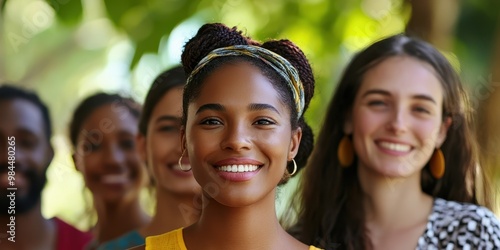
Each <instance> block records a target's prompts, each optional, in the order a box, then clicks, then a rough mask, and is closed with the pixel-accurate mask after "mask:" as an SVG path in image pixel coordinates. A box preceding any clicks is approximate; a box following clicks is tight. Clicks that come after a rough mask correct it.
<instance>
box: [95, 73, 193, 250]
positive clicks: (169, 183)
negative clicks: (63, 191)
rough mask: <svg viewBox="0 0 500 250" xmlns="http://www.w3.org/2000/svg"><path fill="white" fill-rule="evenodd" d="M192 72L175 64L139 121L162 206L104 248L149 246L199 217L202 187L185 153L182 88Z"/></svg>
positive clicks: (140, 146) (142, 149)
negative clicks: (149, 242)
mask: <svg viewBox="0 0 500 250" xmlns="http://www.w3.org/2000/svg"><path fill="white" fill-rule="evenodd" d="M185 84H186V74H185V73H184V70H183V69H182V67H180V66H178V67H174V68H172V69H170V70H167V71H165V72H163V73H162V74H160V75H159V76H158V77H157V78H156V79H155V81H154V82H153V84H152V85H151V88H150V89H149V92H148V94H147V96H146V100H145V102H144V106H143V112H142V116H141V118H140V120H139V137H138V144H137V145H138V149H139V152H140V154H141V157H142V159H143V161H144V162H146V165H147V166H148V168H149V170H150V171H151V172H152V174H153V179H154V186H155V193H156V208H155V212H154V215H153V218H152V220H151V222H150V223H148V224H147V225H146V226H145V227H142V228H141V229H137V230H133V231H131V232H129V233H127V234H125V235H123V236H122V237H119V238H118V239H115V240H112V241H110V242H106V243H104V244H102V245H101V246H100V247H99V248H98V249H107V250H112V249H128V248H130V247H133V246H138V245H142V244H144V239H145V237H147V236H151V235H157V234H162V233H165V232H168V231H171V230H174V229H177V228H180V227H186V226H189V225H191V224H192V223H193V222H195V221H196V220H198V217H199V215H200V210H201V197H200V193H201V189H200V186H199V185H198V183H197V182H196V180H195V179H194V177H193V174H192V172H191V171H190V170H188V171H183V170H182V169H190V168H191V167H190V164H189V159H188V158H187V157H184V158H183V161H181V162H180V163H181V165H179V161H178V160H179V158H180V157H181V154H182V151H181V144H180V142H181V141H180V139H179V138H180V128H181V117H182V92H183V88H184V85H185Z"/></svg>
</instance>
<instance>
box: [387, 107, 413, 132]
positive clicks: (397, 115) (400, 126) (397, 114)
mask: <svg viewBox="0 0 500 250" xmlns="http://www.w3.org/2000/svg"><path fill="white" fill-rule="evenodd" d="M407 123H408V117H407V114H406V112H405V111H404V110H403V109H402V108H398V109H394V111H393V112H392V114H391V117H390V120H389V122H388V124H387V129H388V130H389V131H391V132H393V133H394V134H402V133H405V132H406V131H407V130H408V125H407Z"/></svg>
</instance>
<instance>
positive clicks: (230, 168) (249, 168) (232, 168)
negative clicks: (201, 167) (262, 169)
mask: <svg viewBox="0 0 500 250" xmlns="http://www.w3.org/2000/svg"><path fill="white" fill-rule="evenodd" d="M258 168H259V166H257V165H227V166H220V167H217V169H218V170H219V171H222V172H233V173H244V172H253V171H255V170H257V169H258Z"/></svg>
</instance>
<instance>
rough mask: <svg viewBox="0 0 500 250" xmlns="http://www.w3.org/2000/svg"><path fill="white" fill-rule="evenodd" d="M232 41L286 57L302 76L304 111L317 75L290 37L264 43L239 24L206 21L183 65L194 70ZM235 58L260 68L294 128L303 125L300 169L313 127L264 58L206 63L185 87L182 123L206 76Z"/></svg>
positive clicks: (184, 55) (298, 159)
mask: <svg viewBox="0 0 500 250" xmlns="http://www.w3.org/2000/svg"><path fill="white" fill-rule="evenodd" d="M232 45H254V46H260V47H262V48H265V49H267V50H270V51H273V52H275V53H277V54H279V55H281V56H282V57H284V58H285V59H287V60H288V61H289V62H290V63H291V64H292V65H293V66H294V67H295V68H296V69H297V71H298V72H299V77H300V80H301V82H302V84H303V85H304V94H305V107H304V112H305V110H306V109H307V107H308V106H309V102H310V101H311V98H312V96H313V95H314V84H315V82H314V76H313V72H312V68H311V65H310V64H309V61H308V60H307V58H306V56H305V55H304V53H303V52H302V50H300V48H299V47H297V46H296V45H295V44H294V43H292V42H291V41H289V40H270V41H266V42H264V43H262V44H261V43H259V42H257V41H255V40H252V39H251V38H249V37H247V36H245V35H243V34H242V32H241V31H239V30H237V28H236V27H233V28H229V27H227V26H225V25H224V24H220V23H211V24H205V25H203V26H202V27H201V28H200V29H199V30H198V33H197V34H196V35H195V36H194V37H193V38H191V40H189V41H188V42H187V43H186V45H185V47H184V51H183V53H182V57H181V59H182V66H183V67H184V70H185V72H186V74H188V75H189V74H191V72H192V71H193V70H194V68H195V67H196V65H198V63H199V62H200V60H201V59H202V58H204V57H205V56H206V55H207V54H208V53H210V52H211V51H212V50H214V49H217V48H223V47H228V46H232ZM236 62H247V63H250V64H251V65H254V66H255V67H257V68H258V69H260V71H261V73H262V74H263V75H264V76H266V77H267V78H268V79H269V81H270V82H271V83H272V84H273V86H274V88H275V89H276V91H277V92H278V95H279V96H280V98H281V99H282V101H283V102H284V103H285V104H286V105H287V107H288V109H289V110H290V114H291V115H290V123H291V124H292V128H293V129H296V128H297V127H301V129H302V139H301V141H300V146H299V151H298V153H297V156H296V157H295V161H296V162H297V167H298V170H300V169H301V168H302V167H303V166H305V164H306V161H307V158H308V156H309V154H310V153H311V151H312V147H313V142H314V141H313V140H314V138H313V137H314V136H313V133H312V130H311V128H310V127H309V125H308V124H307V123H306V121H305V120H304V117H303V116H302V117H299V119H297V110H296V109H295V103H294V101H293V96H292V93H291V92H290V90H289V87H288V84H287V83H286V81H285V80H284V79H283V78H282V77H281V76H280V75H279V73H277V72H276V71H275V70H274V69H272V68H271V67H270V66H268V65H267V64H265V63H264V62H262V61H261V60H260V59H256V58H252V57H248V56H230V57H220V58H216V59H214V60H212V61H211V62H210V63H208V64H207V65H206V66H205V67H203V68H202V69H201V70H200V71H199V72H198V73H197V74H196V75H194V77H193V79H192V81H191V82H190V83H189V85H187V86H186V87H185V89H184V95H183V124H184V125H185V124H186V117H187V107H188V104H189V103H190V102H192V101H193V100H194V99H196V97H197V96H198V94H199V92H200V89H201V86H202V84H203V80H204V79H206V78H207V77H208V76H209V75H210V74H211V73H212V72H214V71H215V70H217V69H218V68H220V67H221V66H223V65H226V64H230V63H236ZM287 169H293V164H292V163H289V164H288V166H287ZM288 178H289V175H288V174H286V176H285V177H284V179H283V181H282V183H284V182H286V180H287V179H288Z"/></svg>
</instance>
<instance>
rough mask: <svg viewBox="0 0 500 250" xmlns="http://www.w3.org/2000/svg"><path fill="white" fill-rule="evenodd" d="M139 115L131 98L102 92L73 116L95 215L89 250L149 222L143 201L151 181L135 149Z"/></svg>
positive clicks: (77, 155)
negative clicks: (92, 238) (144, 190)
mask: <svg viewBox="0 0 500 250" xmlns="http://www.w3.org/2000/svg"><path fill="white" fill-rule="evenodd" d="M140 111H141V107H140V105H138V104H137V103H135V102H134V101H132V100H131V99H128V98H124V97H121V96H119V95H116V94H105V93H99V94H95V95H92V96H89V97H87V98H86V99H85V100H83V101H82V102H81V103H80V104H79V105H78V107H77V108H76V110H75V111H74V113H73V119H72V121H71V124H70V140H71V143H72V145H73V147H74V155H73V160H74V163H75V166H76V168H77V170H78V171H80V172H81V173H82V175H83V179H84V181H85V186H86V187H87V188H88V189H89V190H90V192H91V193H92V198H93V205H94V209H95V211H96V212H97V223H96V224H95V226H94V227H93V228H92V233H93V234H94V236H95V242H93V244H92V245H91V246H90V248H95V247H96V246H97V245H98V244H99V243H102V242H105V241H108V240H111V239H114V238H116V237H118V236H120V235H122V234H124V233H126V232H129V231H131V230H133V229H137V228H141V227H143V226H145V225H146V224H147V223H149V221H150V217H149V216H148V215H147V213H146V212H145V211H144V210H143V208H142V207H141V205H140V202H139V194H140V191H141V190H142V189H143V188H144V187H145V185H146V183H147V180H148V179H149V178H148V174H147V171H146V168H145V167H144V166H143V164H142V161H141V159H140V155H139V153H138V151H137V146H136V137H137V135H138V128H137V123H138V120H139V115H140Z"/></svg>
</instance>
